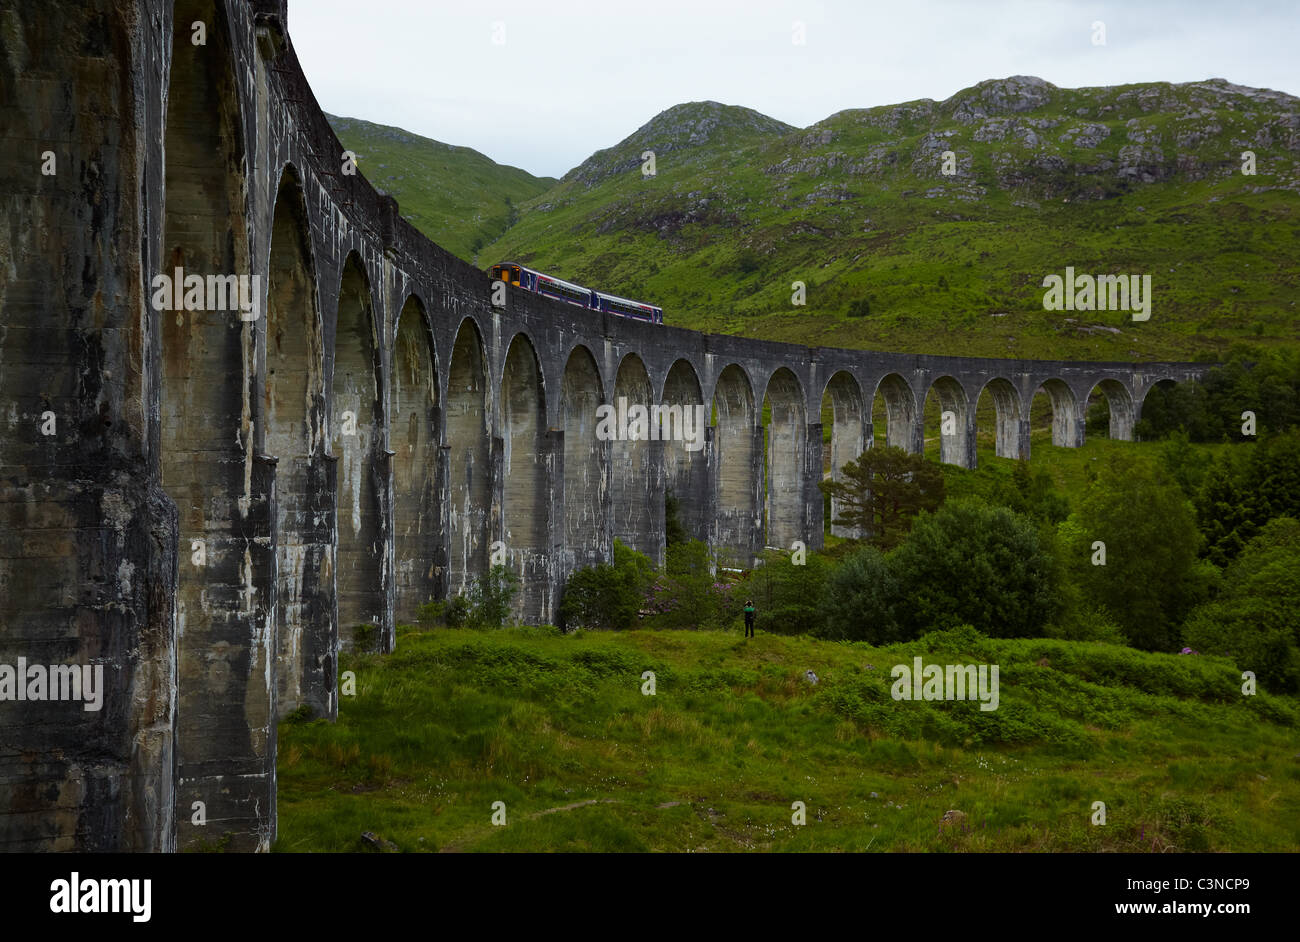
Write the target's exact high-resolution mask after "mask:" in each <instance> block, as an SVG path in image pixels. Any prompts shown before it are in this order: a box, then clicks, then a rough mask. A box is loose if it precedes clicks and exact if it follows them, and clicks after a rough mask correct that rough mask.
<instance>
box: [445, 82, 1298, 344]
mask: <svg viewBox="0 0 1300 942" xmlns="http://www.w3.org/2000/svg"><path fill="white" fill-rule="evenodd" d="M646 150H652V151H654V152H655V157H656V161H655V162H656V171H657V172H656V175H655V176H653V177H647V176H645V175H643V173H642V171H641V167H642V156H641V155H642V153H643V152H644V151H646ZM1245 150H1251V151H1253V152H1254V154H1255V159H1256V170H1257V172H1256V174H1255V175H1250V176H1248V175H1244V174H1243V173H1242V158H1241V154H1242V152H1243V151H1245ZM947 151H952V152H953V153H954V155H955V169H956V173H955V174H954V175H951V176H945V175H944V174H943V173H942V169H943V160H944V157H943V155H944V153H945V152H947ZM518 209H519V218H518V221H517V222H515V224H514V225H512V226H510V227H509V228H508V229H507V230H506V231H505V232H504V233H503V234H502V235H501V236H500V238H498V239H497V240H496V241H494V242H492V243H490V244H489V245H488V246H486V247H485V248H484V249H483V250H482V252H481V253H480V258H479V263H480V264H481V265H482V266H484V267H486V266H487V265H489V264H491V263H493V262H496V261H498V260H502V259H511V260H517V261H521V262H524V263H527V264H530V265H533V266H535V267H537V268H540V269H543V270H545V271H548V272H553V273H554V274H557V275H560V276H562V277H565V278H569V279H572V280H575V281H578V282H581V283H584V284H588V285H590V286H593V287H599V288H602V289H605V290H610V291H614V292H617V293H619V294H622V295H625V296H629V297H633V298H638V299H644V300H647V301H653V302H655V303H658V304H661V305H662V306H663V307H664V309H665V316H666V320H667V322H668V323H670V324H675V325H679V326H686V327H694V328H699V329H705V330H712V331H719V332H726V333H735V334H743V335H747V336H753V337H762V338H768V339H780V340H792V341H797V342H805V343H813V344H828V345H837V346H847V347H870V348H875V349H886V350H900V351H909V352H928V353H942V352H949V353H968V354H976V355H987V356H1039V357H1070V358H1085V359H1120V360H1125V359H1142V358H1179V359H1183V358H1188V359H1190V358H1192V357H1194V356H1195V355H1197V354H1202V355H1205V356H1210V357H1213V356H1217V355H1218V354H1220V353H1221V352H1222V350H1223V349H1224V347H1225V345H1226V344H1227V343H1228V342H1230V341H1232V340H1234V339H1241V338H1245V339H1249V340H1251V341H1252V342H1255V343H1261V344H1270V343H1291V342H1294V341H1295V340H1297V339H1300V328H1298V325H1297V314H1298V313H1300V309H1298V308H1297V306H1296V305H1297V301H1296V299H1297V297H1300V99H1296V98H1295V97H1292V96H1290V95H1286V94H1282V93H1279V92H1274V91H1268V90H1259V89H1249V88H1243V87H1240V86H1236V85H1232V84H1230V83H1228V82H1226V81H1224V80H1222V79H1211V80H1208V81H1205V82H1196V83H1188V84H1182V85H1171V84H1168V83H1154V84H1144V85H1129V86H1122V87H1115V88H1082V89H1062V88H1057V87H1056V86H1054V85H1051V84H1050V83H1047V82H1044V81H1043V80H1041V79H1035V78H1025V77H1013V78H1009V79H1003V80H994V81H986V82H982V83H980V84H979V85H977V86H975V87H973V88H969V89H965V90H963V91H961V92H959V93H957V94H956V95H954V96H952V97H951V98H949V99H948V100H946V101H943V102H934V101H931V100H929V99H924V100H920V101H913V102H908V103H905V104H900V105H894V106H887V107H879V108H872V109H868V110H851V111H844V112H840V113H839V114H835V115H832V116H831V117H829V118H827V119H825V120H824V121H821V122H819V123H817V124H815V125H813V126H812V127H809V128H806V129H803V130H798V129H794V128H790V127H788V126H786V125H783V124H781V123H780V122H777V121H774V120H772V119H769V118H765V117H764V116H762V115H760V114H758V113H756V112H753V111H750V110H748V109H743V108H736V107H731V106H726V105H720V104H718V103H716V102H703V103H692V104H685V105H679V106H677V107H674V108H671V109H669V110H668V111H665V112H663V113H662V114H660V115H658V116H657V117H655V118H654V119H652V120H651V121H650V122H648V123H647V124H646V125H645V126H644V127H642V128H641V129H640V130H638V131H637V132H636V133H634V134H632V135H631V136H630V137H628V138H627V139H626V140H624V141H622V142H620V143H619V144H617V145H616V146H614V147H612V148H609V149H607V150H602V151H599V152H597V153H596V154H594V155H592V157H591V158H589V159H588V160H587V161H585V162H584V163H583V164H582V165H581V166H579V167H577V168H575V169H574V170H572V171H570V172H569V173H568V174H566V175H565V177H564V179H563V180H562V181H560V182H559V183H558V184H557V185H556V186H554V187H552V188H550V189H548V190H547V191H546V192H545V193H542V194H541V195H538V196H535V197H534V198H532V199H531V200H529V201H527V202H524V203H521V204H520V205H519V206H518ZM426 231H427V230H426ZM430 235H435V233H433V232H430ZM435 237H436V235H435ZM1066 266H1073V267H1074V268H1075V270H1076V271H1077V272H1079V273H1085V272H1086V273H1091V274H1103V273H1104V274H1149V275H1150V276H1151V280H1152V294H1153V302H1152V311H1151V317H1150V320H1149V321H1146V322H1143V323H1137V322H1133V321H1132V320H1131V315H1130V314H1129V313H1126V312H1115V311H1108V312H1100V311H1098V312H1087V311H1078V312H1072V311H1059V312H1057V311H1045V310H1043V307H1042V299H1043V294H1044V289H1043V288H1042V281H1043V278H1044V276H1046V275H1048V274H1052V273H1056V274H1058V275H1060V274H1063V273H1064V269H1065V268H1066ZM794 281H802V282H804V283H805V284H806V285H807V304H806V306H804V307H794V306H792V305H791V284H792V282H794ZM862 299H866V301H867V307H869V313H867V314H866V315H865V316H858V317H849V316H848V311H849V309H850V305H851V304H854V303H855V302H860V301H861V300H862ZM858 312H859V313H861V309H859V311H858Z"/></svg>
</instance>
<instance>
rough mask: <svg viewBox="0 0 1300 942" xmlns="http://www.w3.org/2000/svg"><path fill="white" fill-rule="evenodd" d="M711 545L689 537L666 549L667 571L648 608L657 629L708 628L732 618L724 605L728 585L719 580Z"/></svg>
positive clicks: (652, 590)
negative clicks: (715, 572)
mask: <svg viewBox="0 0 1300 942" xmlns="http://www.w3.org/2000/svg"><path fill="white" fill-rule="evenodd" d="M712 568H713V565H712V560H711V559H710V558H709V548H708V546H706V545H705V544H704V543H701V542H700V541H699V540H688V541H686V542H685V543H677V544H675V545H673V546H669V547H667V548H666V549H665V551H664V571H663V573H661V574H660V575H659V576H658V577H657V578H656V579H655V580H654V582H653V583H652V584H651V586H650V593H649V594H650V598H649V601H648V603H647V607H648V608H649V610H650V611H651V613H652V615H651V624H653V625H654V627H656V628H707V627H711V626H715V625H717V626H720V625H723V624H725V623H727V622H729V621H730V620H731V613H730V612H724V610H723V608H722V606H723V604H724V602H725V601H726V598H727V589H726V586H725V585H724V584H722V583H715V582H714V578H713V575H712V573H711V571H710V570H711V569H712Z"/></svg>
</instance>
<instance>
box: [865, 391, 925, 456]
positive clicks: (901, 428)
mask: <svg viewBox="0 0 1300 942" xmlns="http://www.w3.org/2000/svg"><path fill="white" fill-rule="evenodd" d="M877 395H879V396H882V397H883V398H884V400H885V415H884V419H885V422H886V426H887V427H886V430H885V434H886V438H885V444H886V445H889V446H891V447H894V448H905V449H906V450H908V451H910V452H913V453H914V454H920V453H921V451H922V447H921V445H922V442H921V440H920V439H921V428H920V421H919V415H920V409H919V408H918V406H917V401H916V393H914V392H913V391H912V387H911V386H910V385H909V384H908V382H907V380H905V379H903V377H902V376H900V375H899V374H898V373H889V374H886V375H885V376H882V377H881V378H880V382H879V383H877V384H876V388H875V389H874V390H873V391H872V399H873V400H874V399H875V397H876V396H877ZM874 408H875V404H874V401H873V403H872V409H873V412H872V416H871V424H872V428H873V429H874V428H875V427H876V424H877V422H878V419H877V417H876V415H875V413H874Z"/></svg>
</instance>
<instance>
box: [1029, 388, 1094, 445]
mask: <svg viewBox="0 0 1300 942" xmlns="http://www.w3.org/2000/svg"><path fill="white" fill-rule="evenodd" d="M1040 391H1041V392H1044V393H1046V394H1047V398H1048V401H1049V402H1050V403H1051V405H1052V444H1053V445H1055V446H1057V447H1058V448H1078V447H1079V446H1080V445H1082V444H1083V421H1082V419H1081V417H1080V414H1079V403H1078V399H1077V398H1076V397H1075V395H1074V390H1072V389H1071V388H1070V387H1069V385H1068V384H1067V383H1066V382H1065V381H1064V380H1060V379H1056V378H1052V379H1048V380H1044V381H1043V383H1042V384H1041V385H1039V387H1038V389H1037V390H1035V391H1034V395H1035V396H1036V395H1038V393H1039V392H1040Z"/></svg>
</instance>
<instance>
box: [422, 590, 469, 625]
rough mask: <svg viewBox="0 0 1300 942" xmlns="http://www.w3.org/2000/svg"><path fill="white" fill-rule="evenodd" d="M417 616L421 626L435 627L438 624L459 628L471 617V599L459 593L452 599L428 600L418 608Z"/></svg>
mask: <svg viewBox="0 0 1300 942" xmlns="http://www.w3.org/2000/svg"><path fill="white" fill-rule="evenodd" d="M415 617H416V621H418V622H419V624H420V627H421V628H434V627H437V626H438V625H445V626H447V627H448V628H459V627H461V626H462V625H464V624H465V622H466V621H467V620H468V619H469V599H467V598H465V596H463V595H457V596H453V597H452V598H450V599H439V600H438V601H436V602H426V603H425V604H423V605H421V606H420V607H419V608H418V609H416V612H415Z"/></svg>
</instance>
